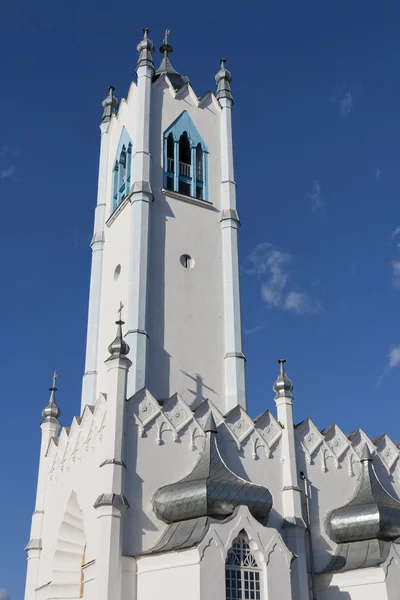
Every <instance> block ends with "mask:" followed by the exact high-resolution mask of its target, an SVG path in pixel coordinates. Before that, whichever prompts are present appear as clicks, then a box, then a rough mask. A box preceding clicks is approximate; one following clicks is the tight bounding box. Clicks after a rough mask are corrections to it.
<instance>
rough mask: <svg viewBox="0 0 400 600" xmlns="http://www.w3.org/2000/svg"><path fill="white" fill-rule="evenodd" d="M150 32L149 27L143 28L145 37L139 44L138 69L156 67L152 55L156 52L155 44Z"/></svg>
mask: <svg viewBox="0 0 400 600" xmlns="http://www.w3.org/2000/svg"><path fill="white" fill-rule="evenodd" d="M149 33H150V29H148V28H147V27H146V28H145V29H143V39H142V41H141V42H140V43H139V44H138V46H137V49H138V52H139V60H138V66H137V69H138V68H139V67H152V68H153V69H154V63H153V57H152V54H153V52H154V44H153V42H152V41H151V39H150V38H149Z"/></svg>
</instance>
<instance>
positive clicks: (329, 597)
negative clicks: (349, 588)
mask: <svg viewBox="0 0 400 600" xmlns="http://www.w3.org/2000/svg"><path fill="white" fill-rule="evenodd" d="M317 599H318V600H351V595H350V592H344V591H342V590H341V589H340V588H338V587H337V586H336V585H334V586H332V587H331V588H329V591H326V592H324V593H322V595H321V593H319V594H317Z"/></svg>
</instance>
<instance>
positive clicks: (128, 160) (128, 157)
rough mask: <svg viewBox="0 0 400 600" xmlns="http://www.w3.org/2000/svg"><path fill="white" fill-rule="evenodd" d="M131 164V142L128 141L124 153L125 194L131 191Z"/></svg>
mask: <svg viewBox="0 0 400 600" xmlns="http://www.w3.org/2000/svg"><path fill="white" fill-rule="evenodd" d="M131 164H132V144H131V143H130V142H129V144H128V150H127V154H126V185H125V196H127V195H128V194H129V192H130V191H131Z"/></svg>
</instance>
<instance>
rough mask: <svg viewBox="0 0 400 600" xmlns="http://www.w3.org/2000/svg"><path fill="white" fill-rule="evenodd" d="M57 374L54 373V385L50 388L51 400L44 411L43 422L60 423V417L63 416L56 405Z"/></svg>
mask: <svg viewBox="0 0 400 600" xmlns="http://www.w3.org/2000/svg"><path fill="white" fill-rule="evenodd" d="M56 379H57V373H56V372H55V371H54V375H53V385H52V387H51V388H49V391H50V400H49V403H48V405H47V406H45V408H44V409H43V410H42V416H43V422H47V423H49V422H51V423H54V422H58V417H59V416H60V415H61V411H60V409H59V408H58V406H57V404H56V391H57V388H56V387H55V385H56Z"/></svg>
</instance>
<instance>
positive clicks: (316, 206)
mask: <svg viewBox="0 0 400 600" xmlns="http://www.w3.org/2000/svg"><path fill="white" fill-rule="evenodd" d="M308 197H309V198H310V199H311V200H312V205H311V212H313V213H317V212H321V211H322V210H323V208H324V206H325V202H324V200H323V198H322V193H321V186H320V183H319V181H318V179H314V181H313V184H312V191H311V194H308Z"/></svg>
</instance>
